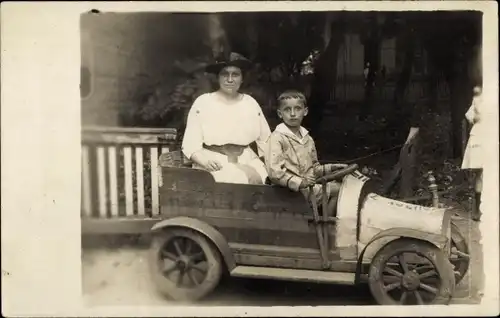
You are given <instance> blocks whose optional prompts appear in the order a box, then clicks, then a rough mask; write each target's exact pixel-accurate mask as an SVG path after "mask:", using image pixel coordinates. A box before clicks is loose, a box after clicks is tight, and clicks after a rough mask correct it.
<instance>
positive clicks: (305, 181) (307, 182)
mask: <svg viewBox="0 0 500 318" xmlns="http://www.w3.org/2000/svg"><path fill="white" fill-rule="evenodd" d="M315 183H316V179H315V178H314V177H313V176H307V177H305V178H302V182H301V183H300V188H301V189H304V188H308V187H310V186H313V185H314V184H315Z"/></svg>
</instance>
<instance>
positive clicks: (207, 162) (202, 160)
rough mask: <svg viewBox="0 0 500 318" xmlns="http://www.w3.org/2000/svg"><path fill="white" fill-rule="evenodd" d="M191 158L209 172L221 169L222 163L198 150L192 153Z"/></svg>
mask: <svg viewBox="0 0 500 318" xmlns="http://www.w3.org/2000/svg"><path fill="white" fill-rule="evenodd" d="M191 160H192V161H193V162H195V163H197V164H199V165H200V166H202V167H203V168H205V169H206V170H208V171H210V172H212V171H219V170H220V169H222V164H221V163H220V162H218V161H217V160H212V159H209V158H207V157H206V156H204V155H203V154H202V153H200V152H196V153H194V154H192V155H191Z"/></svg>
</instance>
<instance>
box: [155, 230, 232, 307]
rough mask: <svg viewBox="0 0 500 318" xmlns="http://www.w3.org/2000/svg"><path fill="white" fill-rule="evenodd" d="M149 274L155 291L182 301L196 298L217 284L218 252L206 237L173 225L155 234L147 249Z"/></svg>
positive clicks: (219, 268) (219, 265) (218, 274)
mask: <svg viewBox="0 0 500 318" xmlns="http://www.w3.org/2000/svg"><path fill="white" fill-rule="evenodd" d="M149 266H150V272H151V277H152V279H153V282H154V284H155V285H156V287H157V288H158V290H159V291H160V292H161V293H162V294H163V295H165V296H167V297H168V298H171V299H173V300H176V301H181V302H191V301H196V300H199V299H201V298H203V297H204V296H206V295H207V294H208V293H210V292H211V291H212V290H213V289H214V288H215V287H216V286H217V285H218V283H219V281H220V279H221V275H222V267H223V266H222V263H221V256H220V254H219V251H218V250H217V249H216V248H215V246H214V245H213V244H212V242H210V241H209V240H208V239H207V238H206V237H205V236H203V235H201V234H200V233H198V232H195V231H192V230H190V229H183V228H173V229H165V230H164V231H162V232H160V233H158V234H156V235H154V237H153V239H152V242H151V247H150V250H149Z"/></svg>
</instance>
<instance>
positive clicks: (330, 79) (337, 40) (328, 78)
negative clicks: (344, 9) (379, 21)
mask: <svg viewBox="0 0 500 318" xmlns="http://www.w3.org/2000/svg"><path fill="white" fill-rule="evenodd" d="M328 23H331V35H330V41H329V43H328V46H327V47H326V49H325V51H324V52H323V53H322V54H321V55H320V56H319V58H318V60H317V61H316V63H315V65H314V75H313V79H312V82H311V98H310V100H309V115H308V117H306V122H305V125H307V126H309V129H310V131H311V135H312V136H313V137H315V136H317V135H318V133H319V130H320V125H321V118H322V114H323V110H324V107H325V105H326V104H327V103H328V102H329V101H330V93H331V91H332V89H333V87H334V86H333V85H334V83H335V80H336V78H337V59H338V53H339V48H340V45H341V44H342V41H343V39H344V33H343V22H342V21H338V22H337V23H332V22H328Z"/></svg>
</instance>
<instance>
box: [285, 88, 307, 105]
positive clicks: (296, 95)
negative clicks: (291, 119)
mask: <svg viewBox="0 0 500 318" xmlns="http://www.w3.org/2000/svg"><path fill="white" fill-rule="evenodd" d="M287 99H298V100H300V101H301V102H302V103H303V104H304V107H307V99H306V96H305V95H304V94H303V93H302V92H300V91H298V90H287V91H284V92H283V93H281V94H280V96H278V107H281V106H282V104H283V101H285V100H287Z"/></svg>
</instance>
